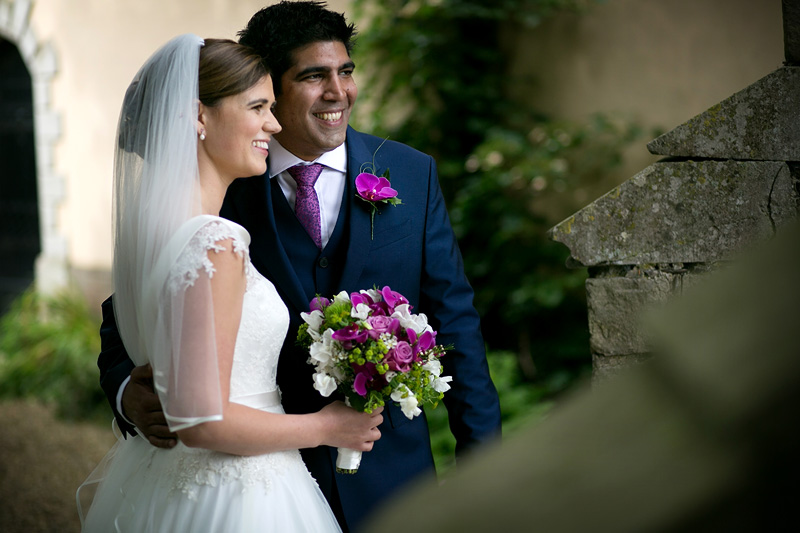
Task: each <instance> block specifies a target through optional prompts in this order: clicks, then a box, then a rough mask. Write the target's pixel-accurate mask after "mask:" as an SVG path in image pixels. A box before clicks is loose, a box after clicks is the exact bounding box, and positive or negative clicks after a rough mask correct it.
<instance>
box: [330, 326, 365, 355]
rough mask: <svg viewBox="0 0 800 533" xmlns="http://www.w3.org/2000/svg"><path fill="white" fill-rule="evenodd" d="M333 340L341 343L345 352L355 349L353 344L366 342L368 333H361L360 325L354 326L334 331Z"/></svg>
mask: <svg viewBox="0 0 800 533" xmlns="http://www.w3.org/2000/svg"><path fill="white" fill-rule="evenodd" d="M331 338H333V340H336V341H339V342H341V343H342V347H344V349H345V350H349V349H351V348H352V347H353V344H361V343H363V342H364V341H366V340H367V332H366V331H360V329H359V327H358V325H357V324H353V325H352V326H347V327H346V328H342V329H338V330H336V331H334V332H333V334H332V335H331Z"/></svg>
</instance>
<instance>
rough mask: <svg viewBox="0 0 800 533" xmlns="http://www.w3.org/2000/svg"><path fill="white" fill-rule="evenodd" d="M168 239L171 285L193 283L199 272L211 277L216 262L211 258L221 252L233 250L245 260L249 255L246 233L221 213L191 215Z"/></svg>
mask: <svg viewBox="0 0 800 533" xmlns="http://www.w3.org/2000/svg"><path fill="white" fill-rule="evenodd" d="M172 240H173V241H174V245H173V246H171V248H172V250H173V254H174V258H175V259H174V261H173V262H172V266H171V268H170V269H169V270H170V272H169V275H168V281H169V286H170V287H171V288H172V289H178V288H180V287H183V288H185V287H186V286H190V285H193V284H194V281H195V280H196V279H197V277H198V275H199V274H200V273H201V272H205V273H206V274H207V275H208V276H209V277H213V275H214V272H215V271H216V266H215V265H214V261H212V259H214V258H215V256H217V255H218V254H220V253H222V252H233V254H234V255H236V256H238V259H239V260H243V261H244V262H245V263H247V262H249V259H250V258H249V252H248V246H249V244H250V234H249V233H247V230H245V229H244V228H243V227H242V226H240V225H239V224H236V223H235V222H231V221H230V220H227V219H224V218H221V217H216V216H212V215H200V216H197V217H194V218H192V219H190V220H188V221H186V222H185V223H184V224H183V225H182V226H181V227H180V228H179V230H178V231H177V232H176V235H175V237H174V238H173V239H172Z"/></svg>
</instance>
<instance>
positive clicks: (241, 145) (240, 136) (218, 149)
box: [198, 76, 281, 183]
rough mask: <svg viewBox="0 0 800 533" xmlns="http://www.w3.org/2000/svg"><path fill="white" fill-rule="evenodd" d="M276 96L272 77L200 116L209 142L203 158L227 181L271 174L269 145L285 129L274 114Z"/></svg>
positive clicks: (202, 146) (202, 150)
mask: <svg viewBox="0 0 800 533" xmlns="http://www.w3.org/2000/svg"><path fill="white" fill-rule="evenodd" d="M274 104H275V95H274V93H273V91H272V80H271V79H270V77H269V76H265V77H263V78H261V81H259V82H258V83H257V84H255V85H254V86H252V87H251V88H249V89H248V90H246V91H244V92H243V93H239V94H236V95H233V96H228V97H226V98H223V99H221V100H220V101H219V102H218V103H217V105H215V106H214V107H205V108H203V109H202V111H201V113H200V118H201V122H203V128H204V130H205V135H206V138H205V140H204V141H199V142H200V149H199V151H198V156H199V157H206V158H207V159H208V161H209V162H210V163H211V164H212V165H213V166H214V168H215V169H216V171H217V173H218V174H219V176H220V177H221V178H222V179H223V181H225V182H227V183H230V182H232V181H233V180H235V179H236V178H243V177H249V176H259V175H261V174H263V173H264V172H266V170H267V155H269V151H268V143H269V141H270V140H271V139H272V135H274V134H275V133H278V132H279V131H281V126H280V124H278V121H277V119H276V118H275V117H274V116H273V114H272V107H273V106H274Z"/></svg>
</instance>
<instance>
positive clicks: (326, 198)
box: [269, 139, 347, 248]
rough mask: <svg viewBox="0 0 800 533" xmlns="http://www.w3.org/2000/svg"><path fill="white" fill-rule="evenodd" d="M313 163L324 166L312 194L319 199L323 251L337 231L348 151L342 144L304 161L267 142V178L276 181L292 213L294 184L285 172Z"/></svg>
mask: <svg viewBox="0 0 800 533" xmlns="http://www.w3.org/2000/svg"><path fill="white" fill-rule="evenodd" d="M312 163H319V164H321V165H324V167H323V169H322V172H321V173H320V175H319V179H317V182H316V183H315V184H314V190H315V191H316V192H317V198H318V199H319V215H320V216H319V218H320V225H321V228H320V235H321V236H322V247H323V248H324V247H325V245H326V244H328V240H329V239H330V238H331V234H332V233H333V229H334V227H336V220H337V219H338V218H339V209H340V208H341V207H342V195H343V194H344V185H345V179H346V177H347V150H346V149H345V146H344V144H341V145H339V146H338V147H337V148H334V149H333V150H331V151H330V152H325V153H324V154H322V155H321V156H319V157H318V158H317V159H315V160H314V161H303V160H302V159H300V158H299V157H297V156H296V155H294V154H293V153H291V152H289V151H288V150H287V149H286V148H284V147H283V146H281V143H279V142H278V141H276V140H275V139H272V140H271V141H270V142H269V178H270V179H277V180H278V185H280V186H281V190H282V191H283V195H284V196H286V200H287V201H288V202H289V205H290V206H291V207H292V209H294V204H295V196H296V194H297V182H295V181H294V178H292V176H291V175H290V174H289V173H288V172H287V171H286V169H288V168H291V167H293V166H295V165H310V164H312Z"/></svg>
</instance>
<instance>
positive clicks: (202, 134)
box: [200, 130, 206, 141]
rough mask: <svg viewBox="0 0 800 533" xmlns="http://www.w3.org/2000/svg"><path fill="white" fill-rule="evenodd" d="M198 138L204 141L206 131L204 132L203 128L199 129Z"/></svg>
mask: <svg viewBox="0 0 800 533" xmlns="http://www.w3.org/2000/svg"><path fill="white" fill-rule="evenodd" d="M200 140H201V141H205V140H206V132H205V130H201V131H200Z"/></svg>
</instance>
